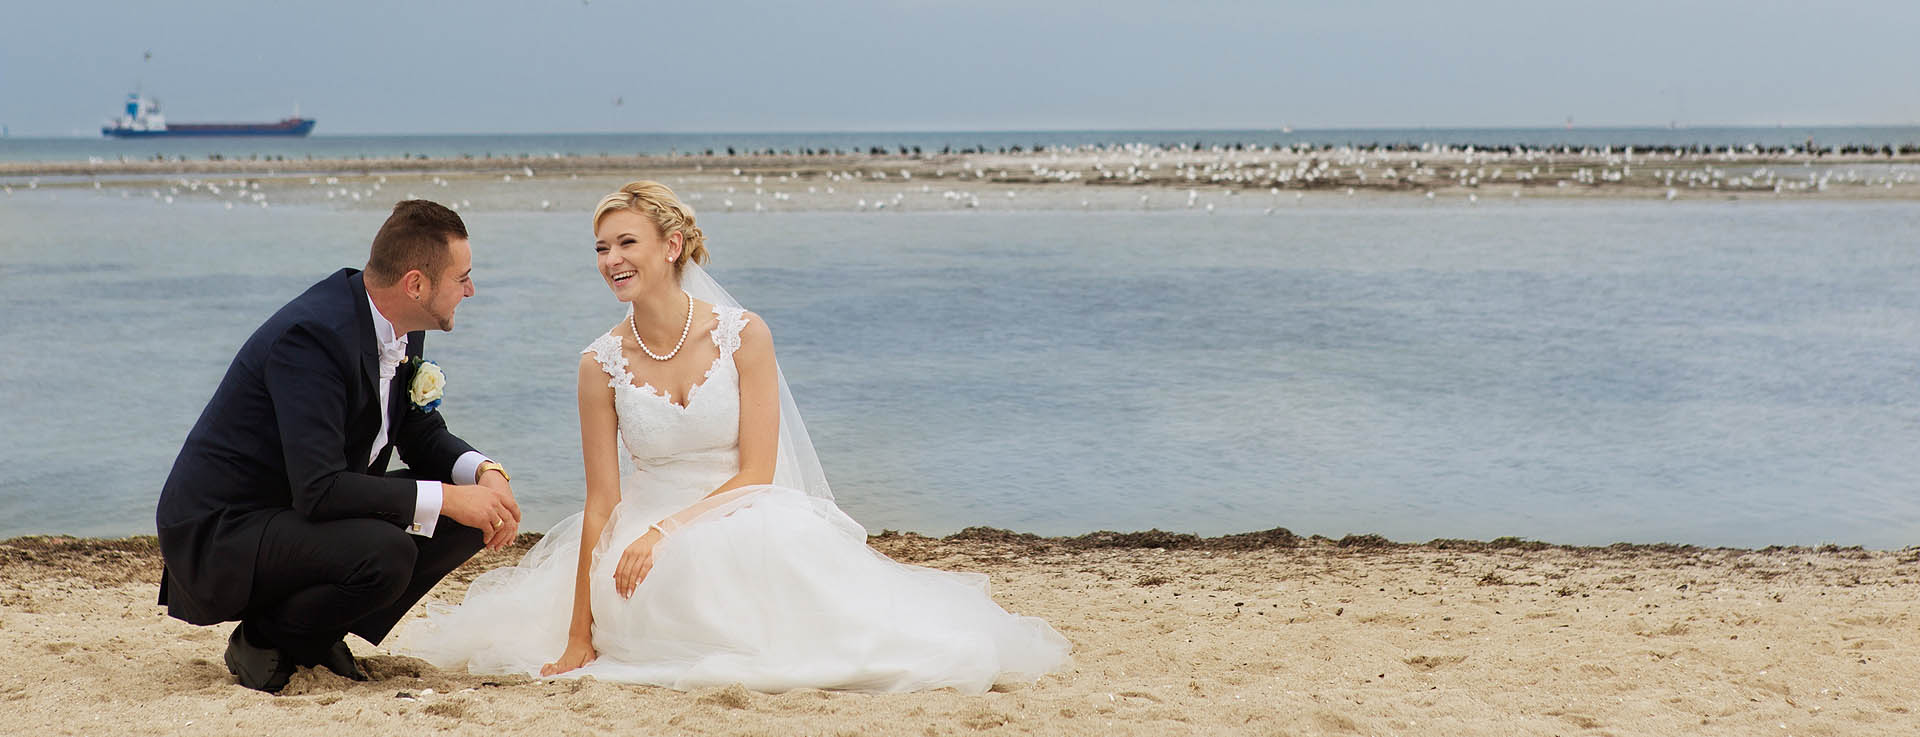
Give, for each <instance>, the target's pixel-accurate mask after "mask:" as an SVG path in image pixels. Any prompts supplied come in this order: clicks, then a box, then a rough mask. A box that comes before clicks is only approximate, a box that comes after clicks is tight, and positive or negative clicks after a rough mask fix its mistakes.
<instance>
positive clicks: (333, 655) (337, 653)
mask: <svg viewBox="0 0 1920 737" xmlns="http://www.w3.org/2000/svg"><path fill="white" fill-rule="evenodd" d="M314 665H318V666H321V667H323V668H326V669H327V670H330V671H333V672H334V673H337V674H339V675H340V676H341V677H342V678H350V679H353V680H356V681H368V680H372V679H370V678H368V677H367V673H366V671H363V670H360V664H359V663H358V662H355V661H354V659H353V650H352V649H350V648H348V647H347V641H346V640H335V641H334V642H333V644H332V645H330V646H328V647H327V651H326V652H325V653H322V654H321V655H320V662H318V663H315V664H314Z"/></svg>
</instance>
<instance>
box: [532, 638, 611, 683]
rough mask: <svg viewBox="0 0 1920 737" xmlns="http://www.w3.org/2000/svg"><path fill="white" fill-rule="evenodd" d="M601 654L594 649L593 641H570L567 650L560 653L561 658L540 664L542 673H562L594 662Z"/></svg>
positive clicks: (550, 674)
mask: <svg viewBox="0 0 1920 737" xmlns="http://www.w3.org/2000/svg"><path fill="white" fill-rule="evenodd" d="M599 655H600V654H599V653H598V652H595V651H594V649H593V643H592V642H581V641H578V640H574V641H569V642H568V643H567V651H566V652H564V653H561V654H560V659H559V660H556V661H554V662H551V663H548V664H546V665H543V666H540V675H541V676H557V675H560V674H561V673H565V672H567V671H570V670H573V669H575V668H579V667H580V666H583V665H586V664H588V663H591V662H593V659H594V658H595V657H598V656H599Z"/></svg>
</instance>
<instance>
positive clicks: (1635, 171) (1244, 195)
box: [0, 145, 1920, 212]
mask: <svg viewBox="0 0 1920 737" xmlns="http://www.w3.org/2000/svg"><path fill="white" fill-rule="evenodd" d="M636 177H646V178H652V179H657V180H661V181H665V182H668V183H669V184H671V185H672V186H674V188H675V189H676V191H680V192H683V193H684V194H685V195H687V196H688V199H689V200H690V201H689V204H691V205H693V206H694V207H695V208H696V209H697V210H700V211H702V212H714V211H741V212H795V211H820V210H827V211H835V210H838V211H852V210H872V211H884V210H894V211H902V210H905V211H925V210H968V209H986V210H1005V209H1084V210H1094V211H1101V210H1143V209H1144V210H1155V209H1160V210H1166V209H1181V208H1195V209H1199V208H1202V207H1212V206H1217V207H1220V208H1224V209H1271V208H1278V207H1286V206H1290V205H1295V204H1299V203H1300V202H1301V201H1302V200H1305V199H1307V198H1312V199H1313V200H1314V201H1316V202H1324V201H1326V199H1327V198H1334V197H1349V198H1351V197H1361V198H1369V197H1371V198H1390V199H1403V200H1409V201H1419V200H1422V199H1427V200H1436V201H1438V202H1443V203H1452V202H1460V203H1481V202H1485V203H1488V204H1491V203H1494V202H1499V201H1506V200H1514V199H1529V200H1530V199H1540V198H1547V199H1565V198H1614V199H1653V200H1662V199H1664V200H1699V199H1712V200H1738V199H1760V200H1776V199H1796V200H1798V199H1809V200H1915V199H1920V151H1916V150H1913V149H1911V148H1909V147H1903V148H1901V149H1897V150H1896V149H1892V148H1891V147H1889V148H1888V149H1887V150H1885V151H1884V152H1879V151H1874V152H1869V151H1852V150H1850V151H1846V152H1839V151H1826V152H1807V151H1798V150H1792V149H1774V150H1765V149H1759V148H1751V149H1723V150H1713V151H1708V150H1700V151H1693V150H1659V151H1647V150H1636V149H1634V148H1632V147H1620V148H1614V147H1602V148H1593V149H1581V150H1570V149H1526V148H1511V147H1510V148H1505V149H1497V150H1481V149H1476V148H1473V147H1470V146H1468V147H1448V146H1431V145H1429V146H1426V147H1418V146H1396V147H1346V146H1341V147H1333V146H1324V147H1307V146H1297V147H1233V148H1228V147H1213V148H1207V149H1194V148H1167V147H1152V146H1143V145H1131V146H1106V147H1091V146H1088V147H1078V148H1071V149H1061V150H1054V149H1043V150H1023V151H989V152H975V153H919V154H916V153H912V152H907V153H899V152H884V153H847V152H833V153H819V152H814V153H804V152H802V153H796V152H777V151H776V152H764V153H759V154H735V155H724V154H722V155H706V154H681V155H620V154H609V153H594V154H581V153H560V152H554V153H550V154H545V155H532V154H517V155H501V156H493V155H487V156H463V157H458V158H454V157H441V158H427V157H424V156H421V157H384V158H351V159H349V158H335V159H305V160H298V159H287V158H278V159H271V158H270V159H260V158H249V159H241V158H217V159H216V158H204V159H186V158H171V159H169V158H149V159H137V158H121V159H113V160H108V159H95V160H92V161H69V162H48V161H35V162H0V187H3V188H4V193H0V197H5V196H11V195H13V194H14V193H15V192H16V191H19V190H23V189H40V188H52V189H72V188H93V189H109V190H115V189H117V190H121V191H122V192H123V193H124V194H127V195H130V196H137V197H152V198H155V199H162V198H165V199H166V201H167V202H168V203H169V204H172V203H173V202H174V198H179V199H181V200H182V201H183V202H185V201H194V200H209V201H225V202H227V203H228V204H230V205H233V204H237V205H242V206H259V205H271V204H313V203H323V204H334V205H345V206H358V205H360V204H361V203H364V204H365V205H367V206H376V205H377V206H387V205H391V204H392V201H393V200H395V199H398V198H400V197H402V196H405V195H413V196H418V197H425V198H428V199H435V200H442V201H449V200H450V201H452V202H454V203H455V204H458V203H460V202H461V201H463V200H465V201H466V204H465V205H463V206H461V208H460V209H462V211H468V210H471V209H472V208H473V207H474V206H475V205H476V204H477V205H478V206H479V207H481V208H482V209H493V210H500V209H508V210H547V209H554V208H556V207H557V208H560V209H566V208H568V207H574V208H578V207H580V205H579V204H578V203H580V202H583V201H584V202H591V201H593V200H594V199H596V198H597V196H598V195H599V194H600V193H603V192H604V191H605V190H607V189H609V188H610V185H611V186H618V185H619V184H621V183H624V182H626V181H629V180H631V179H633V178H636ZM1207 211H1208V212H1211V211H1212V210H1211V209H1209V210H1207Z"/></svg>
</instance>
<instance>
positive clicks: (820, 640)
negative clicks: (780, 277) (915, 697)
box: [401, 307, 1071, 693]
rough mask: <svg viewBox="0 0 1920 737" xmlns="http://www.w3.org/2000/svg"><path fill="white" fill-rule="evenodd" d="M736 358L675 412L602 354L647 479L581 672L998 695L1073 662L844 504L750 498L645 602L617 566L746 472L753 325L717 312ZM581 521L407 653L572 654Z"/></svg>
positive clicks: (646, 594)
mask: <svg viewBox="0 0 1920 737" xmlns="http://www.w3.org/2000/svg"><path fill="white" fill-rule="evenodd" d="M714 312H715V314H716V315H717V316H718V318H719V320H718V325H717V326H716V327H715V328H714V329H713V342H714V344H715V345H716V346H718V347H719V349H720V355H719V357H718V358H716V359H715V360H714V362H713V365H712V367H711V368H709V369H708V370H707V375H706V378H705V379H704V380H703V381H702V382H701V383H700V384H698V385H696V386H695V387H694V389H693V390H692V391H690V392H688V394H687V397H686V405H685V406H681V405H677V404H674V403H672V402H671V401H669V400H668V399H667V397H666V396H664V395H662V394H661V393H659V392H658V391H656V390H655V389H654V388H653V387H651V386H648V385H640V386H635V385H634V383H633V378H632V375H631V374H629V373H628V371H627V364H626V358H625V357H624V356H623V355H622V353H621V351H620V338H619V337H618V336H616V335H614V334H611V333H609V334H607V335H604V336H601V338H600V339H599V340H596V341H594V342H593V344H592V345H590V346H588V347H587V349H586V350H585V351H583V353H589V354H592V355H593V356H594V357H595V358H596V360H597V361H598V362H599V364H600V366H601V368H602V369H604V370H605V371H606V373H607V377H608V383H609V384H610V385H611V386H612V387H613V392H614V407H615V411H616V413H617V414H618V417H619V428H620V440H621V443H622V445H623V446H624V448H625V450H626V451H627V453H628V454H629V456H630V457H631V459H632V462H633V466H634V467H635V468H636V469H637V470H634V471H632V472H629V473H626V474H625V475H624V476H623V478H621V483H620V489H621V499H620V503H619V505H618V506H617V507H616V508H615V510H614V512H613V516H612V518H611V519H610V520H609V521H608V524H607V527H606V533H605V535H604V540H603V541H602V542H603V543H604V544H603V545H602V546H601V547H600V548H598V549H597V551H596V553H595V557H594V560H593V563H592V569H591V577H592V578H591V581H590V584H589V585H590V589H591V591H592V608H593V644H594V647H595V649H596V650H597V651H598V653H599V656H598V659H596V660H594V661H593V662H592V663H589V664H588V665H587V666H585V667H583V668H580V669H578V670H575V671H570V672H568V673H565V674H563V677H577V676H588V675H591V676H594V677H596V678H600V679H607V680H618V681H628V682H636V683H648V684H655V685H660V686H667V687H671V688H677V689H689V688H695V687H701V686H715V685H726V684H732V683H739V684H742V685H744V686H746V687H747V688H750V689H754V690H757V691H767V692H779V691H785V690H788V689H794V688H823V689H848V690H858V691H916V690H923V689H935V688H943V687H951V688H955V689H958V690H961V691H966V692H976V693H977V692H982V691H985V690H987V689H988V688H989V687H991V686H993V685H994V684H996V683H1011V682H1032V681H1033V680H1035V679H1037V678H1039V677H1040V676H1041V675H1042V674H1044V673H1047V672H1049V671H1052V670H1055V669H1057V668H1060V667H1061V666H1063V665H1064V664H1065V663H1066V661H1067V657H1068V651H1069V650H1070V649H1071V645H1070V644H1069V643H1068V642H1067V640H1066V638H1065V637H1062V636H1061V635H1060V634H1059V633H1058V632H1056V631H1055V630H1054V629H1053V628H1052V627H1050V626H1048V625H1047V623H1046V622H1044V621H1042V620H1040V619H1038V618H1034V617H1022V616H1016V615H1013V614H1009V613H1007V611H1006V610H1004V609H1001V608H1000V607H999V605H997V604H995V603H994V602H993V600H992V599H991V598H990V597H989V596H988V593H987V577H986V576H984V575H981V574H975V573H951V572H947V571H939V570H934V569H930V568H922V567H919V566H911V565H905V564H901V563H897V562H895V561H893V560H890V559H888V558H887V557H885V556H883V555H881V554H880V553H878V552H877V551H875V550H873V549H872V548H869V547H867V544H866V530H865V529H863V528H861V526H860V525H859V524H858V523H856V522H854V521H853V520H852V519H850V518H848V517H847V516H846V515H845V514H844V513H842V512H841V511H840V509H839V508H838V507H837V506H835V505H834V503H833V501H832V500H831V499H829V498H822V497H817V496H810V495H808V494H807V493H806V492H804V491H801V490H798V489H792V488H787V487H782V486H759V487H750V488H749V489H747V490H744V491H739V492H738V493H737V495H738V497H739V498H737V499H734V500H733V501H729V502H726V503H725V504H723V505H722V506H720V507H718V508H716V509H714V510H712V511H709V512H707V513H705V514H703V515H702V516H701V517H699V518H698V519H696V520H695V521H693V522H691V523H689V524H687V525H686V526H685V527H682V528H680V529H677V530H675V531H674V532H673V534H672V535H670V536H668V537H667V538H666V540H665V541H663V542H661V543H660V544H659V545H658V547H656V548H655V551H654V565H653V570H652V571H651V572H650V573H648V574H647V576H646V578H645V580H643V581H641V583H640V585H639V587H638V589H637V590H635V592H634V594H633V596H632V598H622V597H620V596H619V595H618V594H617V593H615V592H614V588H613V570H614V567H615V565H616V564H617V563H618V562H619V559H620V554H621V552H622V551H624V550H625V549H626V547H627V545H628V544H629V543H631V542H632V541H633V540H634V539H636V538H638V537H639V536H640V535H642V534H643V533H645V532H646V531H647V529H648V525H649V524H651V523H653V522H655V521H658V520H660V519H662V518H664V517H666V516H668V515H671V514H673V513H675V512H678V511H680V510H682V509H685V508H687V507H688V506H689V505H691V504H693V503H695V502H697V501H700V500H701V499H702V498H703V497H705V496H706V495H707V494H709V493H711V492H712V491H713V490H714V489H716V488H719V486H720V485H721V484H722V483H724V482H726V481H727V479H729V478H731V477H732V476H733V475H734V474H735V473H736V472H737V471H738V468H739V462H740V451H739V413H740V389H739V373H738V371H737V370H736V368H735V366H734V362H733V353H734V351H735V350H736V349H738V348H739V347H740V331H741V328H743V327H744V326H745V324H746V320H747V319H748V318H747V316H746V315H744V314H743V311H742V310H740V309H738V308H736V307H715V309H714ZM735 495H736V493H735V492H729V496H730V497H732V496H735ZM580 526H581V515H580V514H579V513H576V514H574V515H573V516H571V517H568V518H567V519H566V520H564V521H562V522H561V523H560V524H558V525H556V526H555V527H554V528H553V529H552V530H550V531H548V533H547V535H546V537H545V538H544V539H542V540H541V541H540V542H539V544H537V545H535V546H534V547H533V549H532V550H531V551H529V552H528V553H527V555H526V557H525V558H524V559H522V560H521V561H520V563H519V565H517V566H515V567H512V568H502V569H496V570H493V571H489V572H487V573H485V574H483V575H481V576H480V577H479V578H477V579H475V580H474V582H473V584H472V585H471V586H470V587H469V588H468V590H467V596H466V600H465V601H464V603H462V604H461V605H459V606H457V607H452V608H448V607H445V606H444V605H442V606H439V607H430V608H429V611H428V617H427V619H426V620H425V621H423V622H417V623H415V624H414V625H413V627H412V629H411V630H410V631H409V632H407V633H406V635H407V636H406V637H404V638H403V639H402V643H401V650H402V651H403V652H406V653H408V654H411V655H415V656H418V657H421V658H423V659H425V660H427V661H429V662H432V663H433V664H435V665H437V666H440V667H443V668H455V667H459V666H461V665H465V666H466V667H467V668H468V669H469V670H470V671H472V672H475V673H525V674H529V675H535V676H537V675H539V672H540V667H541V665H542V664H545V663H549V662H552V661H554V660H556V659H558V658H559V657H560V653H561V652H562V651H563V650H565V649H566V644H567V628H568V623H569V621H570V619H571V614H572V606H573V591H574V576H575V568H576V566H577V565H578V558H577V556H578V554H579V549H580V548H579V545H580Z"/></svg>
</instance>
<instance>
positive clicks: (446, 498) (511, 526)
mask: <svg viewBox="0 0 1920 737" xmlns="http://www.w3.org/2000/svg"><path fill="white" fill-rule="evenodd" d="M485 475H486V476H489V477H496V478H497V476H498V474H485ZM440 513H441V514H445V515H446V516H447V517H449V518H451V519H452V520H453V521H455V522H458V523H460V524H463V525H466V526H468V527H471V528H474V529H476V530H479V531H480V534H482V535H484V536H485V538H486V545H487V547H488V548H491V549H493V550H499V549H501V548H504V547H506V546H507V544H508V543H511V542H513V536H514V535H515V534H518V532H519V531H520V505H519V504H517V503H515V502H514V500H513V490H512V489H511V488H510V487H508V486H507V485H506V483H505V482H504V481H498V482H491V483H482V484H473V485H466V484H458V485H456V484H445V485H442V486H441V502H440Z"/></svg>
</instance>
